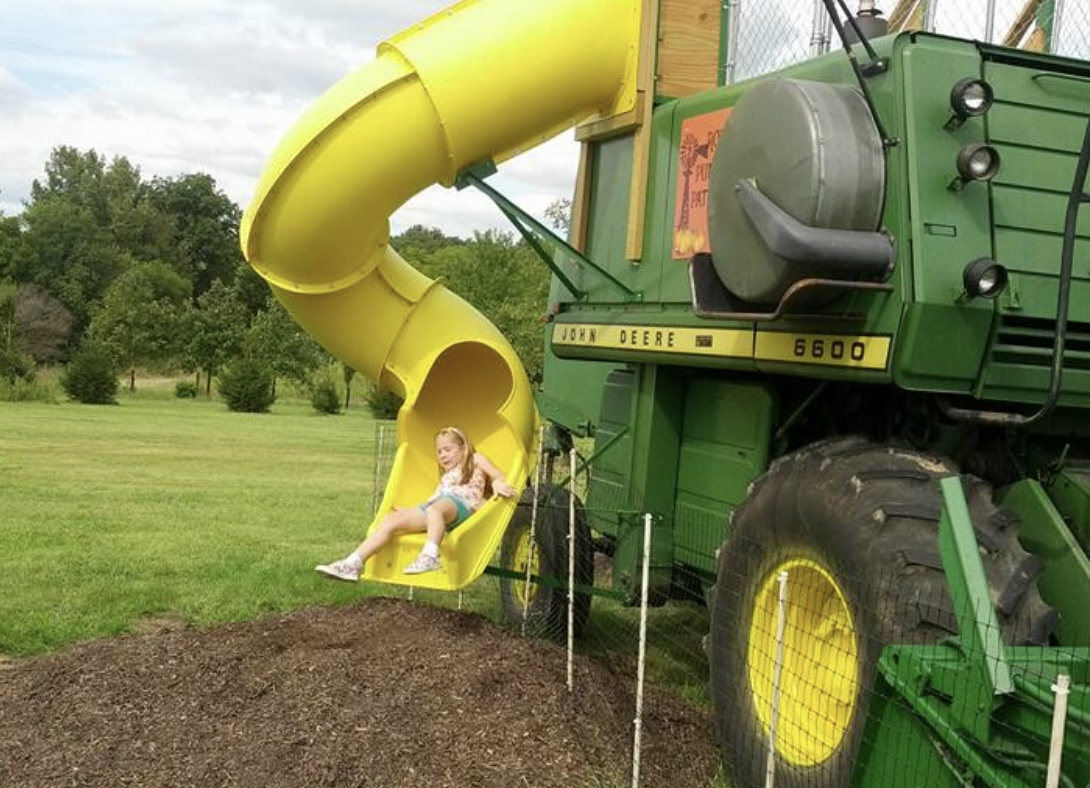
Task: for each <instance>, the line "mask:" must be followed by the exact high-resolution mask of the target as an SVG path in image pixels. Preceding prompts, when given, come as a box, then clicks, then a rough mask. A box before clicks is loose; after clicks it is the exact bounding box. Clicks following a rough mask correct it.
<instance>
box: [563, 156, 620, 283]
mask: <svg viewBox="0 0 1090 788" xmlns="http://www.w3.org/2000/svg"><path fill="white" fill-rule="evenodd" d="M632 156H633V139H632V137H616V138H614V139H610V140H606V141H605V142H597V143H594V145H593V150H592V153H591V159H592V162H593V164H592V167H593V169H592V171H591V178H590V211H589V216H588V222H587V237H586V245H585V248H584V249H583V252H584V254H586V256H587V257H589V258H590V259H592V260H594V261H595V262H596V263H598V265H601V266H604V267H605V268H606V269H607V270H608V271H609V272H610V273H611V274H612V275H613V276H615V277H617V279H619V280H620V281H622V282H624V283H625V284H626V285H627V286H629V287H630V288H632V289H634V290H639V289H641V288H640V286H639V284H638V282H637V281H636V278H635V275H636V271H635V269H634V267H633V266H632V265H631V264H629V263H628V261H627V260H626V259H625V243H626V240H627V232H628V229H627V228H628V196H629V193H630V191H631V189H632ZM569 275H570V276H571V277H572V279H573V280H574V281H575V283H576V285H578V286H579V287H580V288H582V289H584V290H586V291H587V293H588V301H590V302H602V301H620V300H623V295H622V294H621V293H620V292H619V291H618V290H617V289H616V288H615V287H613V286H612V285H611V284H610V283H609V282H608V281H607V280H604V279H602V278H601V277H599V276H596V275H595V274H594V272H593V271H588V270H587V269H586V268H584V267H580V266H576V265H572V266H571V269H570V270H569ZM554 291H555V292H556V294H557V295H558V296H560V298H559V300H570V298H567V297H564V296H563V295H562V292H563V291H556V287H555V283H554Z"/></svg>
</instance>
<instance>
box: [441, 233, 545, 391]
mask: <svg viewBox="0 0 1090 788" xmlns="http://www.w3.org/2000/svg"><path fill="white" fill-rule="evenodd" d="M434 261H435V268H436V272H437V274H438V275H439V276H441V277H442V279H443V281H444V283H445V284H446V285H447V287H449V288H450V289H451V290H453V291H454V292H455V293H457V294H458V295H460V296H462V297H463V298H464V299H465V300H466V301H468V302H469V303H471V304H473V306H475V307H476V308H477V309H479V310H480V311H481V313H482V314H483V315H484V316H485V317H487V318H488V319H489V320H491V321H492V323H493V324H494V325H495V326H496V328H498V329H499V330H500V332H501V333H502V334H503V335H504V336H505V337H506V338H507V341H508V342H510V343H511V346H512V347H513V348H514V349H515V352H516V353H518V356H519V359H520V360H521V361H522V364H523V366H524V367H525V368H526V371H527V374H529V375H530V377H531V378H536V377H539V376H540V374H541V370H542V365H543V350H542V325H541V323H542V321H541V316H542V313H543V309H544V305H545V302H546V299H547V297H548V288H549V270H548V268H546V267H545V265H544V263H542V262H541V260H540V259H538V257H537V255H536V253H534V251H533V250H532V249H530V248H529V247H528V246H526V245H525V244H521V243H515V241H514V238H513V236H512V235H511V234H510V233H502V232H497V231H494V230H490V231H488V232H484V233H476V234H475V236H474V239H473V241H471V242H470V243H468V244H466V245H465V246H460V247H448V248H446V249H444V250H442V251H441V252H439V253H438V254H437V255H436V256H435V258H434Z"/></svg>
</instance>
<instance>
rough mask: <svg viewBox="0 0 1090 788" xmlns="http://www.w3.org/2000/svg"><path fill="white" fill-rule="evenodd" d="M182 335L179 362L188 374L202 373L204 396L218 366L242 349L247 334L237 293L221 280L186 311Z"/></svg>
mask: <svg viewBox="0 0 1090 788" xmlns="http://www.w3.org/2000/svg"><path fill="white" fill-rule="evenodd" d="M183 326H184V327H183V330H182V336H183V337H184V347H185V351H184V352H183V356H182V361H183V366H184V367H185V369H187V370H189V371H190V372H194V371H196V372H204V374H205V394H206V395H209V396H210V395H211V391H212V378H213V377H214V376H215V374H216V373H217V372H218V371H219V369H220V367H221V366H223V364H224V363H225V362H226V361H227V360H228V359H231V358H235V357H237V356H238V355H239V354H240V353H241V350H242V341H243V338H244V337H245V334H246V327H247V326H246V309H245V307H244V306H243V304H242V302H241V301H240V300H239V298H238V295H237V293H236V292H235V290H234V289H233V288H231V287H228V286H227V285H226V284H224V283H223V282H221V281H218V280H217V281H215V282H213V283H212V286H211V287H210V288H209V289H208V291H207V292H206V293H204V294H203V295H202V296H201V297H200V298H198V299H197V306H196V308H192V309H189V310H188V311H187V312H186V316H185V319H184V321H183Z"/></svg>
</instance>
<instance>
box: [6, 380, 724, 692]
mask: <svg viewBox="0 0 1090 788" xmlns="http://www.w3.org/2000/svg"><path fill="white" fill-rule="evenodd" d="M168 388H169V382H167V381H163V382H161V383H160V384H159V385H158V386H156V385H154V383H153V384H151V385H148V384H144V385H143V386H141V387H140V388H139V389H138V391H137V393H136V395H135V396H129V395H127V394H125V393H122V394H121V395H120V397H119V404H117V405H113V406H89V405H79V404H76V403H71V402H68V403H60V404H45V403H34V402H28V403H7V402H0V655H7V656H12V657H17V656H29V655H34V654H40V653H44V652H48V651H51V650H55V649H57V648H61V647H63V646H65V645H68V644H71V643H75V642H79V641H85V640H89V639H93V638H99V637H106V636H110V635H115V634H119V633H123V632H128V631H131V630H132V629H133V628H134V627H136V626H138V625H139V623H140V622H141V621H142V620H144V619H155V618H159V617H170V618H177V619H181V620H184V621H186V622H188V623H193V624H197V625H205V624H212V623H217V622H223V621H236V620H247V619H253V618H256V617H258V616H261V615H265V614H269V613H277V612H286V611H289V610H294V609H298V608H302V607H306V606H309V605H336V604H344V603H347V602H350V601H352V600H355V599H357V598H358V597H359V596H360V595H361V594H382V595H388V596H406V594H407V590H406V589H405V588H402V587H392V586H384V585H377V584H374V585H369V584H363V585H361V586H358V587H357V586H352V585H349V584H342V583H336V582H331V581H327V580H324V579H322V578H321V577H319V576H318V575H316V574H315V573H314V571H313V567H314V565H315V564H316V563H320V562H323V561H328V560H331V559H334V558H339V557H340V556H342V555H344V554H345V553H347V552H348V550H350V549H351V548H352V547H354V546H355V545H356V544H357V543H358V541H359V539H360V538H361V536H362V534H363V531H364V528H365V527H366V525H367V524H368V522H369V521H370V515H371V512H372V511H373V508H374V505H375V496H374V489H373V488H374V485H375V481H376V456H375V455H376V437H377V432H378V430H377V423H376V422H375V421H374V420H373V419H372V418H371V417H370V415H369V414H368V412H367V410H366V408H364V407H362V406H360V407H355V408H352V409H350V410H348V411H346V412H344V413H342V414H341V415H338V416H322V415H319V414H317V413H316V412H315V411H314V410H313V409H312V408H311V406H310V405H309V403H307V402H304V401H302V400H301V399H298V398H296V399H291V398H286V399H283V400H279V401H278V402H277V403H276V404H275V405H274V406H273V411H272V413H268V414H240V413H231V412H230V411H228V410H227V408H226V406H225V405H224V404H223V403H222V402H221V401H219V400H216V399H212V400H207V399H204V398H203V397H202V398H199V399H196V400H183V399H176V398H175V397H173V396H172V394H171V391H170V390H167V389H168ZM384 428H385V430H386V431H387V436H388V437H387V439H386V450H387V451H389V450H391V449H392V437H393V434H392V429H393V427H392V424H390V423H386V424H385V427H384ZM414 598H415V599H418V600H421V601H424V602H430V603H434V604H441V605H446V606H450V607H454V606H456V605H459V604H461V605H462V607H463V608H464V609H467V610H471V611H474V612H478V613H482V614H484V615H486V616H488V617H489V618H491V619H493V620H499V619H500V611H499V592H498V581H497V580H496V578H495V577H492V576H487V575H486V576H484V577H482V578H481V579H480V580H478V581H477V582H476V583H475V584H474V585H473V586H471V587H470V588H469V589H467V590H466V592H465V593H464V594H462V595H458V594H450V593H442V592H427V591H416V593H415V595H414ZM638 616H639V611H638V610H637V609H632V608H622V607H620V606H619V605H618V604H617V603H616V602H612V601H611V600H608V599H597V600H595V602H594V609H593V612H592V615H591V624H590V626H589V628H588V632H587V637H586V638H584V640H583V642H582V643H581V644H580V648H581V650H583V651H587V652H589V653H599V654H602V653H607V654H608V653H611V652H620V653H625V654H627V655H633V654H634V653H635V650H636V641H637V634H638ZM650 627H651V629H650V637H649V654H650V659H651V661H652V667H651V673H650V675H651V676H652V677H653V678H652V680H655V679H656V678H657V679H658V680H660V681H662V682H663V683H665V684H668V685H671V686H674V687H675V688H677V689H678V690H679V691H680V692H682V693H683V694H685V695H687V696H689V697H691V698H693V699H694V700H697V701H700V700H701V699H702V698H703V696H704V684H705V681H706V675H707V667H706V664H705V662H704V657H703V653H702V649H701V647H700V640H701V638H702V637H703V635H704V634H705V633H706V631H707V622H706V619H705V617H704V613H703V610H702V609H700V608H698V607H696V606H693V605H677V606H674V605H671V606H668V608H667V609H664V610H657V611H654V612H653V615H652V616H651V618H650Z"/></svg>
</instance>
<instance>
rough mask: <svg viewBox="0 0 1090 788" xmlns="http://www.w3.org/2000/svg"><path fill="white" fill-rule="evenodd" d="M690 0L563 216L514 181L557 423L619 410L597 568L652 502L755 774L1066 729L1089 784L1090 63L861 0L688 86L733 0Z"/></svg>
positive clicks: (659, 580) (903, 774)
mask: <svg viewBox="0 0 1090 788" xmlns="http://www.w3.org/2000/svg"><path fill="white" fill-rule="evenodd" d="M697 5H701V6H702V8H703V10H704V11H705V12H706V17H707V18H711V17H717V16H718V15H719V11H718V10H717V8H718V6H719V5H720V4H719V3H703V4H700V3H698V4H697ZM689 10H690V11H691V10H692V9H689ZM671 14H673V17H671ZM682 16H683V11H682V9H680V8H679V7H678V5H677V4H671V3H663V4H662V6H661V13H660V18H659V36H660V37H659V41H660V44H659V50H658V66H659V71H658V72H657V74H656V77H657V92H656V98H655V101H654V103H653V108H652V109H651V110H650V111H649V114H648V116H647V118H646V123H645V124H643V125H639V126H637V127H636V128H635V129H634V130H633V129H623V130H622V131H621V132H618V131H617V129H616V128H613V127H610V126H609V124H600V125H599V126H598V127H595V126H594V125H593V124H591V125H589V126H584V127H581V128H580V130H579V132H578V134H579V138H580V139H581V140H582V141H583V143H584V159H583V164H582V168H581V171H580V177H579V183H578V190H577V194H576V199H575V202H574V206H573V207H574V215H573V226H572V232H571V238H570V243H571V248H564V247H563V246H562V245H558V244H556V243H550V242H549V241H548V240H547V239H546V236H545V234H544V232H543V228H541V227H540V225H537V224H535V223H534V222H533V221H532V220H531V219H530V218H529V217H526V216H525V215H520V214H519V213H518V211H517V210H516V209H514V208H513V207H512V206H510V205H506V204H505V203H504V201H503V200H502V198H497V199H498V200H499V201H500V204H501V207H504V209H505V210H506V211H507V212H508V213H509V215H511V216H512V217H513V219H514V220H515V222H516V225H517V226H519V227H520V228H521V229H522V230H523V231H524V234H525V235H526V237H527V238H528V239H529V240H531V241H532V242H536V243H537V244H538V246H539V247H540V248H541V249H542V251H543V252H545V253H546V254H545V256H546V258H547V259H548V262H549V264H550V265H551V266H552V267H553V269H554V273H555V277H554V281H553V286H552V290H551V295H550V302H549V305H548V319H549V323H548V329H547V338H546V343H547V351H548V352H547V353H546V369H545V375H544V383H543V385H542V387H541V389H540V392H539V395H538V406H539V408H540V411H541V413H542V414H543V416H544V417H545V418H546V419H547V420H548V423H549V424H550V425H551V427H552V445H553V446H554V447H555V448H556V449H557V450H561V451H562V450H565V449H567V448H568V447H570V445H571V444H572V441H573V437H593V439H594V451H593V455H592V456H591V457H590V458H589V460H588V466H589V485H588V490H587V494H586V500H585V502H582V503H583V505H584V506H585V508H580V529H579V531H578V540H579V541H580V544H579V545H578V549H577V559H578V560H577V561H576V571H577V573H578V580H579V581H580V582H585V581H586V580H587V579H588V578H589V577H590V576H591V574H592V572H591V564H590V556H591V552H592V550H593V549H599V550H604V551H606V552H608V553H609V554H610V555H611V556H612V559H613V564H612V565H613V587H614V588H615V589H622V590H624V591H626V592H627V594H628V597H629V599H630V600H631V601H632V602H634V603H635V602H636V601H638V598H639V595H640V586H639V580H640V577H641V560H642V559H641V547H642V539H643V515H644V513H645V512H650V513H652V514H653V515H654V517H655V522H654V528H653V537H652V540H653V541H652V557H651V566H650V570H651V596H652V600H653V601H663V600H667V599H672V598H685V597H689V598H691V597H693V596H697V597H701V598H706V599H707V602H708V605H709V607H710V610H711V633H710V637H709V638H708V641H707V646H706V648H707V656H708V660H709V664H710V670H711V696H712V700H713V703H714V708H715V715H716V720H717V735H718V737H719V740H720V743H721V746H722V750H723V753H724V759H725V761H726V762H727V763H728V765H729V767H730V772H731V774H732V776H733V784H734V785H735V786H738V788H748V787H749V786H761V785H766V784H767V783H766V778H767V777H768V775H769V773H770V772H771V773H772V774H773V775H774V781H775V784H776V785H778V786H846V785H853V786H929V788H938V787H939V786H961V785H988V786H1027V787H1028V786H1041V785H1044V784H1045V780H1046V773H1047V771H1048V762H1049V758H1050V751H1052V752H1053V756H1052V757H1053V758H1054V759H1055V758H1057V755H1062V759H1061V761H1060V766H1061V768H1062V775H1061V774H1060V772H1059V771H1056V772H1055V774H1054V776H1053V778H1052V779H1057V777H1056V776H1055V775H1060V776H1059V777H1058V780H1059V781H1058V782H1056V783H1053V784H1059V785H1065V786H1080V788H1081V786H1086V785H1090V693H1088V681H1090V650H1088V648H1087V647H1088V646H1090V563H1088V561H1087V552H1088V549H1090V240H1088V234H1090V231H1088V230H1087V227H1088V225H1087V224H1086V221H1085V220H1084V221H1082V222H1080V221H1079V207H1080V203H1081V202H1083V201H1084V200H1085V199H1086V197H1085V196H1084V185H1083V184H1084V178H1085V174H1086V168H1087V157H1088V156H1090V146H1088V142H1087V117H1088V112H1090V63H1087V62H1084V61H1078V60H1071V59H1064V58H1061V57H1055V56H1049V55H1047V54H1040V53H1032V52H1027V51H1021V50H1018V49H1012V48H1003V47H999V46H993V45H987V44H981V43H976V42H973V41H967V40H958V39H954V38H948V37H943V36H939V35H930V34H925V33H919V32H905V33H902V34H900V35H882V33H883V32H884V31H883V30H882V27H881V20H880V19H879V18H877V17H875V16H873V15H870V16H867V15H864V16H862V17H861V18H859V19H858V20H855V23H854V24H853V22H852V21H850V20H849V19H848V18H846V17H838V19H841V20H842V21H840V22H839V23H838V27H840V28H841V33H842V34H843V35H844V36H845V37H846V38H847V40H848V42H849V44H850V56H849V55H846V54H845V52H844V51H837V52H833V53H830V54H827V55H824V56H821V57H817V58H814V59H812V60H809V61H807V62H804V63H800V64H797V65H794V66H792V67H790V68H787V69H784V70H782V71H780V72H777V73H771V74H766V75H763V76H761V77H759V78H755V79H752V80H748V81H744V82H740V83H736V84H731V85H727V86H723V85H710V86H709V85H696V86H694V85H692V84H685V83H684V81H683V80H684V77H679V78H678V79H676V80H675V79H674V78H673V77H674V75H673V73H672V72H670V71H669V69H670V68H676V69H677V70H679V71H680V70H681V66H682V65H685V66H687V67H688V68H689V69H690V71H692V70H693V69H694V68H695V67H697V66H699V65H701V64H702V63H706V64H707V65H710V68H705V69H704V73H705V75H706V77H707V79H708V80H709V81H711V80H712V79H714V75H715V74H716V73H717V69H716V67H717V66H718V67H720V68H719V71H720V72H721V66H722V64H720V63H715V62H714V59H715V58H716V57H717V56H718V53H719V49H716V48H714V44H715V43H716V42H717V40H718V39H719V38H720V32H719V31H718V30H714V31H712V33H711V35H710V36H709V38H708V43H709V45H712V46H711V47H710V54H708V53H697V54H692V53H687V54H692V57H690V58H689V59H688V60H686V59H685V57H683V56H682V55H683V53H677V52H674V51H673V50H672V49H671V47H680V46H683V44H681V43H676V42H675V40H674V38H673V37H672V36H676V38H677V39H679V40H683V41H687V42H690V43H691V41H692V40H693V36H688V37H685V36H682V35H681V33H682V32H683V28H684V24H685V19H682V18H680V17H682ZM674 17H677V18H674ZM726 22H727V20H726V18H725V15H724V19H723V24H724V25H726ZM704 30H705V32H707V29H706V28H704ZM868 31H869V32H870V33H871V34H874V33H877V34H878V35H868ZM671 90H673V91H675V95H670V94H669V91H671ZM471 179H472V176H471ZM473 180H476V179H473ZM478 183H479V181H478ZM525 508H526V507H524V509H525ZM560 510H561V511H560V513H559V514H557V515H556V517H552V516H550V514H549V513H548V512H549V511H551V510H544V511H545V514H544V523H543V524H542V525H540V526H539V529H538V543H539V548H540V551H541V554H542V557H541V559H540V563H541V565H539V566H537V568H538V569H539V571H542V572H543V573H544V574H549V573H553V574H555V575H558V576H561V577H566V575H567V569H566V566H565V565H564V561H565V560H566V552H565V547H564V543H563V539H564V533H565V531H564V528H563V525H562V524H561V523H559V522H553V520H559V519H564V518H566V502H565V503H564V505H563V506H561V507H560ZM528 521H529V517H528V514H527V512H526V511H523V512H521V515H520V516H516V518H515V520H514V522H513V524H512V526H511V527H510V530H509V533H508V540H507V545H506V547H507V549H506V550H505V551H504V561H503V563H504V564H505V565H506V567H507V569H509V570H513V571H515V572H518V571H521V569H522V568H523V566H524V565H525V560H526V556H527V555H528V554H529V553H530V551H529V549H528V547H527V544H526V541H527V539H528V534H529V527H528ZM592 534H593V535H594V538H593V540H592ZM782 573H786V578H787V579H786V586H785V595H786V603H785V608H784V609H785V620H784V621H783V638H782V640H781V639H778V638H777V634H776V633H777V627H778V625H779V623H780V621H779V616H780V614H779V610H780V606H779V595H780V591H781V584H780V581H779V578H780V577H781V574H782ZM503 587H504V588H505V589H506V592H505V601H507V603H508V611H509V615H510V616H511V618H512V619H517V618H518V616H519V615H520V610H521V600H522V598H523V597H522V593H521V592H522V586H521V584H520V583H518V582H517V581H515V580H512V579H508V580H506V581H504V586H503ZM589 598H590V597H589V595H587V594H584V595H582V596H580V597H579V598H577V601H576V603H575V604H576V605H577V608H576V611H575V614H576V623H577V626H578V625H579V624H581V623H582V622H584V621H585V620H586V616H587V614H588V605H589ZM530 601H531V603H532V605H533V609H534V611H535V613H537V614H539V615H542V616H545V617H546V618H549V619H551V620H553V621H555V622H557V623H561V622H563V621H564V616H565V612H566V599H565V598H564V595H563V592H562V591H558V590H556V589H555V588H550V587H548V586H546V585H541V586H538V587H537V589H536V590H535V591H533V592H532V593H531V600H530ZM781 642H782V649H783V651H782V659H781V662H780V664H781V667H780V669H779V671H778V673H777V671H776V669H775V666H776V663H777V647H778V644H780V643H781ZM1060 676H1066V677H1068V679H1064V680H1062V681H1068V680H1069V681H1070V689H1069V694H1064V691H1063V690H1061V691H1060V692H1059V693H1057V692H1056V690H1057V686H1056V685H1057V682H1058V681H1061V679H1060V678H1059V677H1060ZM1058 697H1062V699H1063V700H1064V701H1066V703H1067V713H1066V723H1065V726H1064V728H1063V732H1064V734H1065V736H1064V738H1063V743H1062V747H1061V746H1060V745H1059V744H1058V743H1057V744H1056V745H1053V744H1052V741H1053V733H1052V717H1053V709H1054V706H1055V705H1056V701H1057V698H1058ZM773 726H775V738H774V744H773V745H772V746H773V748H774V753H775V757H774V759H772V760H770V759H769V757H768V753H769V746H770V741H772V739H771V737H770V734H771V733H772V728H773Z"/></svg>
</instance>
